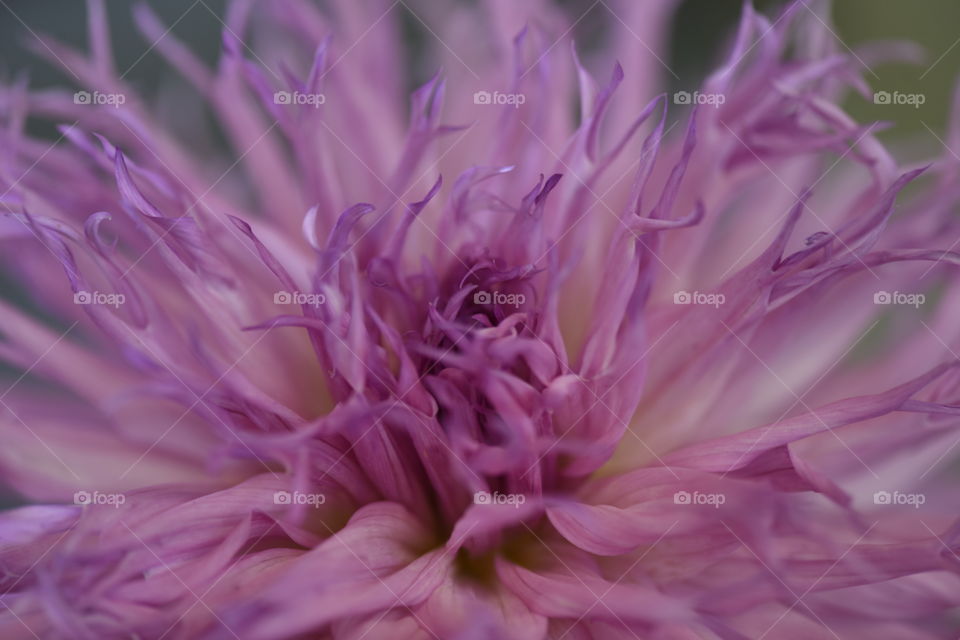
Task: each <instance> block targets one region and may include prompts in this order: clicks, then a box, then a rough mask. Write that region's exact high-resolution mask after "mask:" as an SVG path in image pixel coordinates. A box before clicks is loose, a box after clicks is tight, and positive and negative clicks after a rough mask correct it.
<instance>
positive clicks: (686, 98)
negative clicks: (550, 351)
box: [673, 91, 727, 107]
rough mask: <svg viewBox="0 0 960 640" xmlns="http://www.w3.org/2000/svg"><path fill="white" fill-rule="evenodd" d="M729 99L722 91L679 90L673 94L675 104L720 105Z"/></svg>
mask: <svg viewBox="0 0 960 640" xmlns="http://www.w3.org/2000/svg"><path fill="white" fill-rule="evenodd" d="M726 101H727V96H725V95H723V94H722V93H701V92H699V91H694V92H693V93H690V92H689V91H677V92H676V93H674V94H673V103H674V104H705V105H709V106H711V107H719V106H720V105H722V104H723V103H724V102H726Z"/></svg>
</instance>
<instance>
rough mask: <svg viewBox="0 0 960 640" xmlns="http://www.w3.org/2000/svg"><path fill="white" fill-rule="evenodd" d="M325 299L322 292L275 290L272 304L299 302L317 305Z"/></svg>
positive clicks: (300, 303)
mask: <svg viewBox="0 0 960 640" xmlns="http://www.w3.org/2000/svg"><path fill="white" fill-rule="evenodd" d="M326 301H327V297H326V296H325V295H323V294H322V293H304V292H302V291H277V292H276V293H274V294H273V303H274V304H299V305H308V306H311V307H319V306H320V305H322V304H323V303H324V302H326Z"/></svg>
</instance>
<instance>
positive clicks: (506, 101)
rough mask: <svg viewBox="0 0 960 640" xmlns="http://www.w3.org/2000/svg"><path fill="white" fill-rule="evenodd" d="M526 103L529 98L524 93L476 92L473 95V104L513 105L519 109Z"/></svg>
mask: <svg viewBox="0 0 960 640" xmlns="http://www.w3.org/2000/svg"><path fill="white" fill-rule="evenodd" d="M526 101H527V96H526V95H524V94H522V93H501V92H499V91H494V92H493V93H490V92H489V91H476V92H474V94H473V104H490V105H511V106H513V107H514V108H515V109H519V108H520V105H522V104H523V103H525V102H526Z"/></svg>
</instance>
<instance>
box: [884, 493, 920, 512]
mask: <svg viewBox="0 0 960 640" xmlns="http://www.w3.org/2000/svg"><path fill="white" fill-rule="evenodd" d="M926 501H927V496H926V495H924V494H922V493H901V492H900V491H894V492H892V493H891V492H889V491H877V492H876V493H874V494H873V504H879V505H901V506H903V505H906V506H910V507H913V508H914V509H919V508H920V505H922V504H924V503H925V502H926Z"/></svg>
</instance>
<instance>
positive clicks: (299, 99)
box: [273, 91, 327, 109]
mask: <svg viewBox="0 0 960 640" xmlns="http://www.w3.org/2000/svg"><path fill="white" fill-rule="evenodd" d="M326 101H327V96H325V95H323V94H322V93H303V92H302V91H292V92H291V91H275V92H274V94H273V104H297V105H308V106H311V107H313V108H314V109H319V108H320V105H322V104H323V103H325V102H326Z"/></svg>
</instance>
